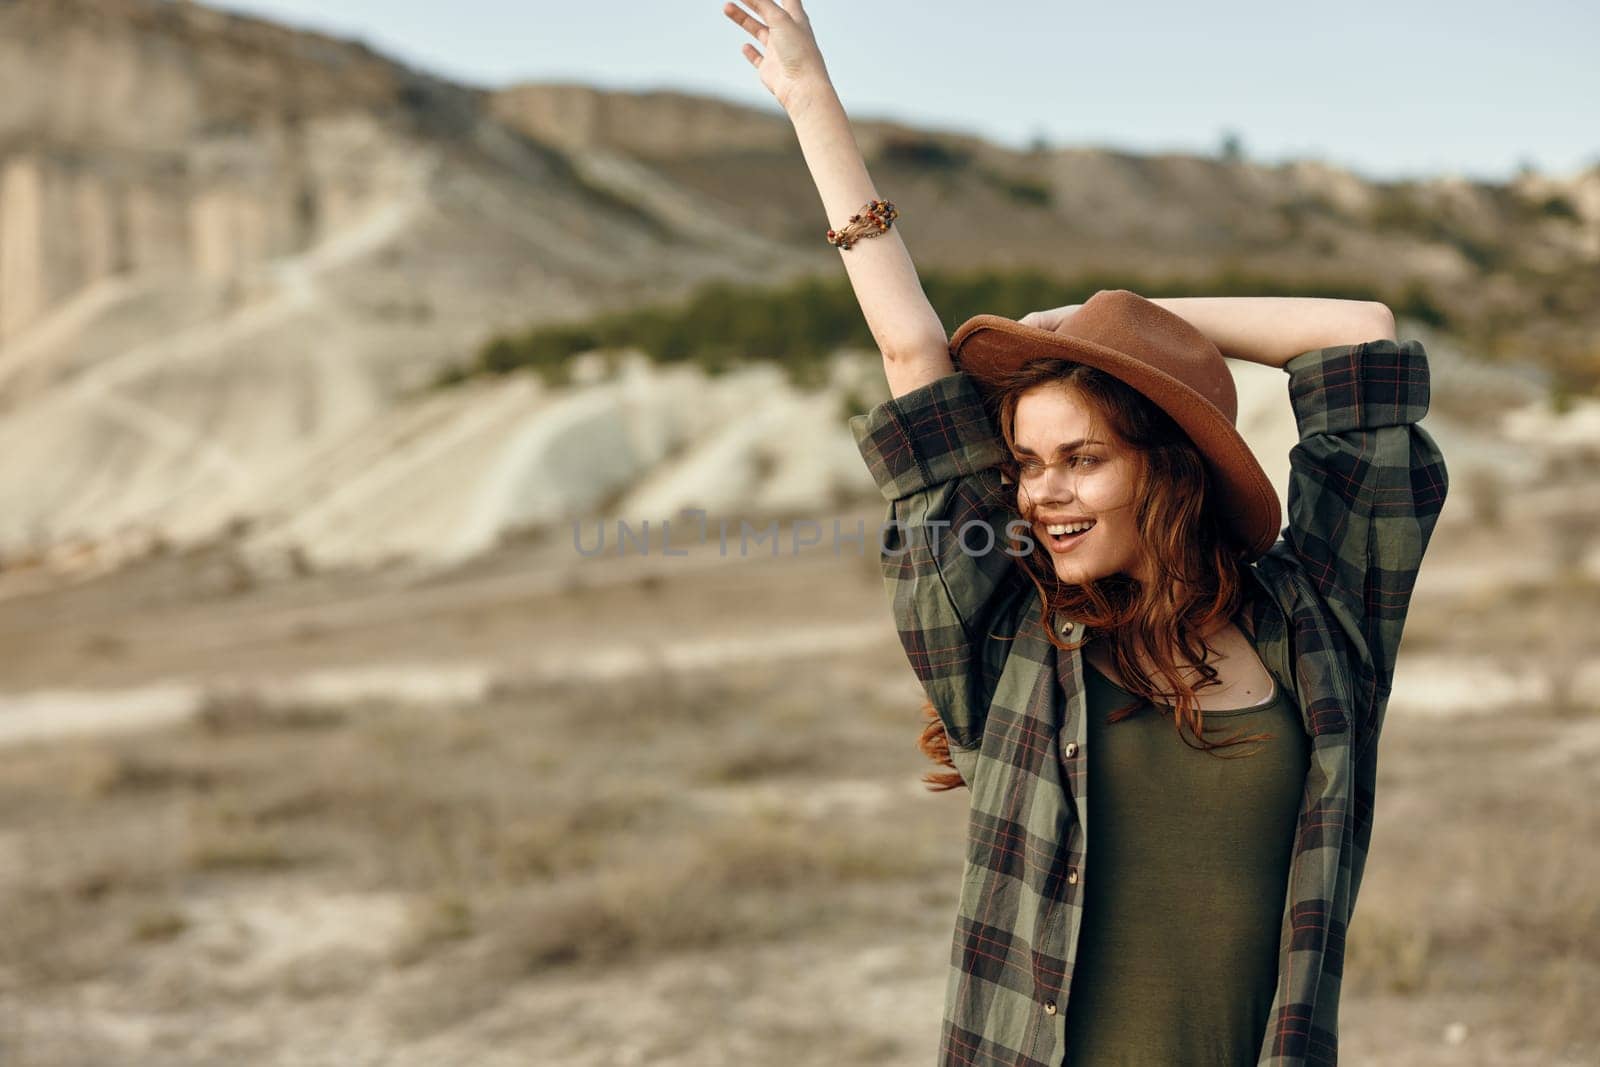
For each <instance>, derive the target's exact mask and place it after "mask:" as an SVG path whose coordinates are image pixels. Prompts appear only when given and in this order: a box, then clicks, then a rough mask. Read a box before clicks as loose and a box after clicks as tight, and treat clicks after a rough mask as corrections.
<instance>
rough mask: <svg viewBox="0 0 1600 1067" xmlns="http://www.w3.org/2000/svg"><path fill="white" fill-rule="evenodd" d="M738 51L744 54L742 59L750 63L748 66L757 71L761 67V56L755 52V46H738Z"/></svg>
mask: <svg viewBox="0 0 1600 1067" xmlns="http://www.w3.org/2000/svg"><path fill="white" fill-rule="evenodd" d="M739 51H741V52H743V53H744V57H745V58H746V59H748V60H749V61H750V65H751V66H752V67H756V68H757V69H759V68H760V67H761V59H762V56H761V53H760V52H757V51H756V46H755V45H753V44H747V45H742V46H740V48H739Z"/></svg>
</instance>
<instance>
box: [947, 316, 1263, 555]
mask: <svg viewBox="0 0 1600 1067" xmlns="http://www.w3.org/2000/svg"><path fill="white" fill-rule="evenodd" d="M950 358H951V360H952V361H953V362H954V363H955V365H956V367H957V368H958V369H959V370H961V371H963V372H964V373H966V374H969V375H971V376H972V378H973V379H974V380H975V381H976V383H977V384H978V386H979V388H980V391H983V392H992V391H993V390H994V389H995V388H997V386H998V384H999V382H1000V381H1002V380H1003V379H1004V378H1005V377H1006V376H1007V375H1009V374H1010V373H1011V372H1013V371H1015V370H1016V369H1017V368H1018V367H1021V366H1022V365H1023V364H1026V363H1031V362H1033V361H1034V360H1038V359H1051V358H1054V359H1067V360H1071V361H1073V362H1074V363H1083V364H1086V365H1088V366H1091V367H1094V368H1096V369H1098V370H1102V371H1105V372H1106V373H1107V374H1109V375H1111V376H1112V377H1113V378H1116V379H1118V380H1119V381H1122V382H1124V383H1126V384H1127V385H1129V386H1131V387H1132V388H1134V389H1136V390H1138V391H1139V392H1140V393H1142V394H1143V395H1144V396H1146V397H1148V398H1149V399H1150V401H1151V402H1152V403H1154V404H1155V405H1156V406H1157V407H1159V408H1160V409H1161V410H1162V411H1164V412H1166V413H1167V414H1168V415H1169V416H1171V417H1172V420H1173V421H1174V422H1176V423H1177V424H1178V425H1179V426H1180V427H1182V429H1183V431H1184V432H1185V433H1186V434H1188V435H1189V439H1190V440H1191V441H1193V442H1194V445H1195V447H1196V448H1197V449H1198V450H1199V451H1200V454H1201V455H1202V456H1203V457H1204V459H1205V461H1206V464H1207V466H1208V467H1209V468H1210V471H1211V474H1212V476H1213V478H1214V479H1215V482H1216V487H1217V489H1218V490H1219V492H1220V494H1221V496H1222V498H1223V500H1224V501H1226V506H1227V509H1228V518H1229V528H1230V529H1231V530H1232V531H1233V534H1234V537H1235V540H1236V542H1237V543H1238V545H1239V546H1240V547H1241V548H1242V549H1243V550H1244V551H1245V552H1246V553H1247V554H1248V555H1249V558H1250V559H1251V560H1254V559H1257V558H1259V557H1261V556H1262V555H1265V554H1266V552H1267V550H1268V549H1269V548H1271V547H1272V545H1273V543H1274V542H1275V541H1277V539H1278V532H1279V528H1280V527H1281V525H1282V516H1283V512H1282V509H1281V507H1280V504H1279V501H1278V492H1277V490H1276V489H1274V488H1273V486H1272V482H1271V480H1270V479H1269V478H1268V477H1267V475H1266V472H1265V471H1263V470H1262V469H1261V464H1260V463H1259V462H1257V460H1256V457H1255V455H1254V453H1252V452H1251V451H1250V446H1249V445H1248V444H1246V443H1245V440H1244V438H1243V437H1241V436H1240V435H1239V431H1238V430H1237V429H1236V428H1235V427H1234V425H1233V423H1232V422H1231V421H1230V420H1229V419H1228V418H1227V417H1226V416H1225V415H1224V414H1223V413H1222V412H1221V410H1219V409H1218V408H1217V406H1216V405H1215V404H1213V403H1211V402H1210V401H1208V400H1206V399H1205V398H1204V397H1202V396H1201V395H1200V394H1199V393H1197V392H1195V390H1193V389H1191V388H1190V387H1189V386H1187V385H1185V384H1183V383H1182V382H1180V381H1178V379H1176V378H1174V377H1173V376H1172V375H1170V374H1168V373H1166V372H1165V371H1163V370H1160V369H1159V368H1156V367H1152V366H1151V365H1150V364H1148V363H1146V362H1144V361H1143V360H1140V359H1136V358H1134V357H1133V356H1130V355H1128V354H1126V353H1124V352H1119V351H1117V350H1116V349H1114V348H1107V347H1106V346H1104V345H1099V344H1096V343H1095V342H1093V341H1087V340H1084V339H1082V338H1078V337H1072V336H1070V335H1068V334H1063V333H1056V332H1054V331H1051V330H1045V329H1041V328H1039V327H1037V326H1029V325H1027V324H1025V323H1021V322H1017V321H1016V320H1014V319H1008V318H1005V317H1004V316H1002V315H976V316H974V317H973V318H970V319H968V320H967V321H966V322H964V323H962V324H961V326H960V328H959V329H957V330H956V332H955V334H954V335H953V336H952V337H951V338H950Z"/></svg>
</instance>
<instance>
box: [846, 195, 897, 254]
mask: <svg viewBox="0 0 1600 1067" xmlns="http://www.w3.org/2000/svg"><path fill="white" fill-rule="evenodd" d="M899 217H900V212H898V211H896V210H895V206H894V205H893V204H891V203H889V201H887V200H874V201H872V202H871V203H869V204H867V205H866V206H865V207H863V208H862V209H861V211H860V212H858V213H857V214H854V215H851V216H850V223H849V225H847V226H845V227H844V228H843V229H841V230H829V231H828V243H829V244H830V245H836V246H838V248H839V250H840V251H841V252H847V251H849V250H850V246H851V245H853V244H855V243H856V242H857V241H859V240H862V239H863V238H866V237H877V236H879V235H880V234H883V233H885V232H886V231H887V230H888V229H889V224H890V223H892V222H893V221H894V220H895V219H897V218H899Z"/></svg>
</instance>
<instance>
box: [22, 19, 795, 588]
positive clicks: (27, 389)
mask: <svg viewBox="0 0 1600 1067" xmlns="http://www.w3.org/2000/svg"><path fill="white" fill-rule="evenodd" d="M487 104H488V102H487V100H486V99H485V97H484V94H482V93H481V92H479V91H477V90H474V89H469V88H464V87H460V86H455V85H452V84H450V83H447V82H443V81H440V80H437V79H434V78H431V77H429V76H427V75H425V74H423V73H420V72H417V71H414V70H410V69H408V68H406V67H404V66H402V65H399V64H396V63H393V62H390V61H388V60H386V59H384V58H382V57H380V56H378V55H375V54H373V53H372V52H370V51H369V50H367V49H366V48H364V47H362V46H361V45H358V44H353V43H348V42H342V41H336V40H331V39H328V38H325V37H321V36H318V35H315V34H309V33H302V32H298V31H293V30H289V29H285V28H282V27H278V26H274V25H271V24H269V23H264V22H261V21H258V20H255V19H249V18H243V17H239V16H234V15H229V14H224V13H220V12H216V11H212V10H209V9H206V8H203V7H198V6H194V5H190V4H169V3H164V2H158V0H14V2H8V3H0V559H5V560H7V561H8V562H11V563H13V564H15V563H16V562H17V561H19V560H21V561H26V560H28V559H34V558H38V557H39V556H40V555H41V554H49V553H52V552H55V551H57V549H59V548H60V547H61V546H63V545H66V544H71V545H76V546H80V549H81V550H82V551H93V552H95V553H97V554H98V555H99V556H101V557H103V558H105V559H108V560H109V559H115V558H117V557H118V556H119V555H120V554H123V553H124V552H125V551H131V550H132V549H123V548H116V547H105V546H115V545H124V546H126V545H139V544H145V543H149V542H150V541H151V540H153V539H157V538H159V539H162V540H167V541H176V542H180V543H181V542H183V541H186V540H190V539H198V538H204V537H208V536H212V535H214V534H215V533H216V532H217V531H219V530H222V529H225V528H227V527H228V526H229V525H230V524H235V523H237V522H239V521H246V522H250V523H253V524H255V525H256V526H258V527H259V528H261V529H262V531H263V534H262V536H263V539H264V540H270V541H272V543H274V544H278V543H282V542H283V538H282V537H281V536H271V537H269V536H268V535H269V534H271V533H272V531H274V530H282V529H284V528H293V529H306V530H312V531H313V532H312V533H311V534H309V535H308V536H314V537H318V536H320V537H324V538H325V539H326V540H328V541H329V543H332V542H334V541H336V542H337V543H338V544H340V545H348V544H350V543H351V538H350V537H347V536H344V535H340V536H337V537H335V536H333V535H331V534H326V533H325V532H318V531H326V529H327V523H328V522H329V521H332V522H334V523H335V524H337V523H338V522H340V521H344V522H345V523H346V524H347V525H349V524H352V523H353V524H354V525H355V526H357V527H359V525H360V521H359V517H357V516H355V515H354V514H353V513H347V514H344V515H343V516H342V517H341V513H340V512H339V510H338V508H336V507H334V506H333V505H332V504H331V503H328V502H329V501H340V500H342V501H349V500H352V499H354V497H353V496H352V494H351V492H350V491H349V489H348V486H343V487H342V486H339V485H336V484H331V483H330V477H329V476H325V475H319V474H318V473H317V471H318V469H319V468H318V464H319V463H320V462H322V457H323V456H324V455H325V453H326V452H327V450H328V449H330V448H336V447H345V448H346V452H345V453H343V454H345V455H362V454H367V452H370V449H368V450H367V452H364V451H363V446H362V445H361V444H360V442H359V439H361V438H362V436H363V435H364V434H365V435H368V436H371V437H372V438H373V441H375V442H377V441H383V440H386V437H385V435H386V434H387V433H388V432H389V430H388V429H387V427H388V426H390V425H392V424H394V423H395V422H396V419H395V418H393V417H391V418H388V419H385V417H384V416H385V415H387V414H391V413H393V412H395V411H396V409H397V408H407V407H408V405H413V404H415V403H417V401H416V400H415V399H414V398H413V392H414V391H415V390H416V389H417V388H418V387H419V386H420V385H421V384H422V383H424V382H426V381H427V380H428V379H430V378H431V377H432V375H433V374H434V372H436V371H437V370H438V369H439V368H440V367H442V366H443V365H445V364H447V363H454V362H457V361H460V360H462V359H464V358H466V357H469V356H470V355H471V353H472V351H473V349H474V348H475V346H476V345H477V344H478V343H479V342H480V341H481V340H482V339H483V338H484V337H486V336H487V335H489V334H491V333H493V332H494V331H496V330H498V329H503V328H510V327H515V326H521V325H524V324H525V323H527V322H529V321H537V320H539V319H541V318H543V319H552V318H560V317H571V316H582V315H584V314H587V313H589V312H592V311H594V310H598V309H599V308H601V307H604V306H607V305H608V304H615V303H616V302H618V301H619V300H626V299H627V298H628V297H630V296H631V297H634V298H640V297H643V298H648V297H651V296H665V295H669V294H671V293H673V292H675V291H681V290H682V289H683V288H686V287H687V286H690V285H692V284H694V282H695V281H696V280H698V279H699V278H702V277H705V276H708V275H718V274H721V275H730V274H735V273H739V272H740V271H742V270H746V269H748V266H749V264H750V262H751V260H750V258H749V257H751V256H758V257H760V258H761V259H764V260H768V261H770V260H771V259H772V258H774V255H775V251H774V249H773V248H772V247H771V246H769V245H767V244H766V243H764V242H763V241H762V240H761V239H759V238H751V237H748V236H746V235H738V234H735V235H734V238H735V239H734V241H733V245H734V247H733V248H732V250H731V252H730V251H728V250H723V249H715V248H712V247H710V246H709V243H696V242H692V241H690V242H685V241H684V240H683V238H682V236H681V234H680V232H679V226H680V225H682V226H691V225H693V224H695V223H696V222H698V219H699V216H700V215H701V214H702V208H703V205H701V204H698V203H696V202H695V201H694V199H693V198H692V197H689V196H683V195H679V196H678V197H676V198H675V199H674V198H671V197H663V195H662V194H661V192H660V191H659V190H658V189H657V188H656V187H657V184H658V183H656V182H655V181H654V180H653V179H652V177H651V175H649V174H648V173H640V172H639V171H637V170H636V169H631V168H630V165H629V164H628V163H627V161H626V160H623V159H621V158H620V157H615V158H613V157H595V158H593V159H585V160H581V161H579V160H574V159H571V158H569V157H568V156H566V155H564V154H563V153H562V152H560V151H559V150H558V149H556V148H553V147H551V146H549V145H546V144H544V143H542V142H540V141H539V140H538V139H537V138H535V137H533V136H531V135H529V134H528V133H526V132H525V131H517V130H515V129H512V128H511V127H508V126H506V125H504V124H502V123H501V122H499V121H497V120H496V119H495V118H494V117H493V116H492V115H491V114H490V113H489V108H488V106H487ZM590 172H593V173H594V175H595V176H593V177H591V176H590ZM630 187H637V188H640V189H642V190H645V191H646V192H648V193H650V195H651V196H653V197H654V198H655V199H657V200H659V201H661V205H660V206H661V209H662V211H664V212H666V213H667V214H668V215H671V216H673V217H672V218H664V217H660V216H657V215H655V214H652V212H651V211H650V210H647V209H641V208H638V207H636V206H633V205H631V204H630V203H628V202H627V200H626V189H627V188H630ZM618 189H622V190H623V193H622V194H620V195H619V193H618V192H617V190H618ZM674 219H676V221H674ZM484 403H486V404H491V403H492V402H490V401H487V400H485V401H484ZM475 417H476V416H475V415H474V413H473V412H472V411H470V410H467V411H463V412H461V413H459V419H458V420H457V421H455V422H454V423H453V425H454V426H455V429H454V430H452V431H448V432H453V433H456V434H464V435H466V436H471V431H470V429H463V427H464V426H470V424H471V423H472V421H473V419H474V418H475ZM399 421H401V422H405V421H406V420H405V418H401V419H400V420H399ZM432 428H433V429H440V431H441V432H445V431H443V430H442V427H441V426H434V427H432ZM352 441H355V442H356V443H355V444H351V442H352ZM448 449H449V445H448V444H446V443H444V442H443V441H440V442H438V443H436V444H435V445H434V446H432V448H431V450H430V448H429V447H422V448H421V449H420V452H422V453H426V454H428V455H433V454H435V453H438V452H444V451H448ZM407 454H408V455H409V454H414V453H407ZM456 462H459V463H460V464H461V465H462V474H461V477H463V478H467V479H469V480H470V478H471V476H472V471H473V470H474V469H475V465H477V464H482V463H485V462H489V460H487V459H485V458H484V457H483V456H482V455H472V454H461V455H459V456H457V458H456ZM341 469H342V468H341ZM384 469H385V470H386V471H388V473H387V475H386V476H385V477H386V479H387V480H382V479H377V480H374V479H365V478H364V475H365V473H366V472H362V471H354V472H352V471H345V472H344V474H343V475H342V477H345V478H347V479H350V480H362V482H363V486H364V488H363V489H362V490H361V492H360V494H358V495H359V496H360V497H361V506H362V509H366V510H367V513H373V514H382V513H386V510H387V508H388V503H386V502H385V499H386V498H384V490H385V486H387V487H388V488H389V489H393V488H394V487H395V486H396V485H398V484H400V483H403V482H405V481H406V480H407V479H408V477H409V475H408V473H407V471H406V470H404V469H400V468H397V467H396V465H395V464H394V463H393V462H390V463H389V464H387V466H386V467H385V468H384ZM431 476H432V477H439V478H441V479H442V480H444V481H449V480H450V476H449V475H448V474H444V475H437V474H436V475H431ZM528 477H529V478H531V479H535V480H537V478H538V477H539V472H537V471H534V472H531V473H530V474H529V475H528ZM284 485H292V486H293V487H294V488H293V491H292V492H286V491H285V490H283V489H282V487H283V486H284ZM528 493H533V494H534V495H537V486H534V487H533V488H532V489H530V490H528V492H518V493H513V494H512V495H513V496H517V497H519V498H520V497H523V496H527V495H528ZM374 495H375V496H376V497H377V499H370V498H371V497H372V496H374ZM387 499H388V501H389V503H392V502H393V499H394V498H392V497H390V498H387ZM325 505H326V506H325ZM296 512H301V513H307V514H309V513H314V514H315V515H316V516H318V520H317V523H311V524H308V523H307V522H305V521H303V519H304V516H303V515H297V514H296ZM330 515H331V516H333V519H332V520H329V519H328V516H330ZM436 519H439V522H437V523H436V525H442V526H443V527H445V529H443V530H442V531H441V532H439V533H438V534H437V536H436V537H435V539H434V540H435V541H436V542H437V543H438V544H450V545H460V544H462V543H464V542H463V535H461V534H459V533H458V532H457V531H455V530H453V529H451V528H450V526H451V523H450V521H449V517H448V516H442V517H438V516H436ZM472 522H473V523H475V524H476V526H477V527H483V526H485V525H487V526H490V527H492V526H493V525H494V518H493V517H492V516H491V517H487V518H486V517H485V516H482V515H478V516H476V517H474V518H473V520H472ZM319 524H320V525H319ZM491 539H492V531H491ZM380 540H381V539H380ZM469 540H470V539H469ZM399 541H400V543H402V544H404V545H406V546H415V547H416V548H417V550H418V551H419V552H420V553H421V554H423V555H426V554H427V553H428V550H429V548H430V541H429V538H428V537H427V536H422V535H417V536H411V537H403V536H402V537H400V538H399ZM82 546H89V547H88V548H82ZM308 547H309V548H310V550H311V551H310V554H311V555H312V556H316V555H317V551H316V550H317V546H316V545H310V546H308ZM375 548H376V546H375ZM387 550H388V549H385V551H387ZM73 551H75V552H77V551H79V549H74V550H73ZM351 551H352V552H353V553H354V554H355V555H357V556H359V555H360V551H359V547H356V548H353V549H352V550H351ZM347 554H348V553H347ZM341 558H344V556H341Z"/></svg>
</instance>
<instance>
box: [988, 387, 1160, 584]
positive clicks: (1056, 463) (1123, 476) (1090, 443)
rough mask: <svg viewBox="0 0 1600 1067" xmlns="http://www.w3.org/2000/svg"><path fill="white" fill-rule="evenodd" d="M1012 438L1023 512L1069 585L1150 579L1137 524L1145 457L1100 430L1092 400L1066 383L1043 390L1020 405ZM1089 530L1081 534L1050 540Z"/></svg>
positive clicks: (1022, 399)
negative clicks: (1121, 578)
mask: <svg viewBox="0 0 1600 1067" xmlns="http://www.w3.org/2000/svg"><path fill="white" fill-rule="evenodd" d="M1012 437H1013V440H1014V441H1015V444H1016V458H1017V463H1018V466H1019V470H1020V474H1019V477H1018V480H1017V509H1018V511H1019V512H1021V514H1022V516H1023V517H1024V518H1025V519H1027V520H1028V522H1029V523H1030V524H1031V526H1032V535H1033V538H1034V540H1036V541H1038V542H1039V543H1040V544H1041V545H1042V546H1044V548H1045V549H1047V550H1048V551H1049V553H1050V558H1051V559H1052V560H1053V561H1054V563H1055V569H1056V574H1057V575H1058V576H1059V577H1060V578H1061V579H1062V581H1064V582H1067V583H1069V584H1073V585H1084V584H1087V583H1088V582H1091V581H1094V580H1096V579H1099V578H1104V577H1106V576H1108V575H1112V574H1117V573H1121V574H1127V575H1130V576H1132V577H1134V578H1137V579H1139V580H1141V581H1144V580H1146V578H1145V575H1144V574H1142V573H1141V563H1140V555H1139V547H1140V535H1139V529H1138V526H1137V525H1136V523H1135V521H1134V506H1135V503H1136V501H1137V498H1138V485H1139V475H1140V471H1141V467H1140V463H1139V456H1138V454H1137V453H1136V452H1135V451H1134V450H1133V449H1131V448H1129V447H1128V446H1127V445H1125V444H1124V443H1123V442H1122V440H1121V439H1120V438H1118V437H1117V436H1116V434H1115V433H1114V432H1113V431H1112V430H1111V428H1110V427H1109V426H1105V425H1103V424H1102V423H1100V421H1099V420H1098V419H1097V418H1096V412H1095V409H1094V408H1092V407H1091V406H1090V404H1089V401H1088V400H1087V399H1086V398H1085V397H1084V396H1083V395H1082V394H1081V393H1079V392H1078V391H1077V390H1076V389H1073V388H1071V387H1070V386H1067V385H1064V384H1061V383H1055V382H1051V383H1047V384H1044V385H1036V386H1034V387H1033V388H1031V389H1029V390H1028V391H1027V392H1025V393H1023V394H1022V395H1021V396H1020V397H1018V398H1017V405H1016V410H1015V414H1014V417H1013V423H1012ZM1084 523H1089V524H1090V525H1089V527H1088V529H1087V530H1085V531H1083V532H1081V533H1073V532H1069V533H1066V534H1054V535H1053V534H1051V533H1050V529H1051V528H1055V529H1058V530H1059V529H1060V527H1061V526H1062V525H1068V526H1069V527H1070V529H1071V530H1074V531H1076V530H1078V529H1079V527H1081V526H1082V525H1083V524H1084Z"/></svg>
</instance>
